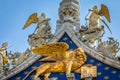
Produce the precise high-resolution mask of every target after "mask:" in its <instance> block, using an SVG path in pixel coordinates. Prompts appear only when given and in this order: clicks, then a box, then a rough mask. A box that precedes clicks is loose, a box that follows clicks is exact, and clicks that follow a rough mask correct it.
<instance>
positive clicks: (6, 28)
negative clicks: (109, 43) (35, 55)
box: [0, 0, 120, 52]
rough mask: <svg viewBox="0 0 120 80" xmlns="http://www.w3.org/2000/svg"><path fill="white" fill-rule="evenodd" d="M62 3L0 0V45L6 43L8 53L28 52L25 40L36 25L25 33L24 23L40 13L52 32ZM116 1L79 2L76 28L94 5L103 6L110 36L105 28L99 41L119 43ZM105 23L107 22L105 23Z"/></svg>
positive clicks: (39, 0)
mask: <svg viewBox="0 0 120 80" xmlns="http://www.w3.org/2000/svg"><path fill="white" fill-rule="evenodd" d="M61 1H62V0H0V45H1V44H2V43H3V42H8V44H9V46H8V49H7V50H8V51H12V52H24V51H25V50H26V49H27V48H29V45H28V42H27V39H28V35H29V34H31V33H33V31H34V29H35V28H36V24H32V25H31V26H29V27H28V28H27V29H25V30H22V27H23V26H24V24H25V22H26V20H27V19H28V17H29V16H30V15H31V14H33V13H35V12H36V13H38V15H39V16H40V15H41V13H42V12H44V13H45V14H46V16H47V17H48V18H51V21H50V25H51V28H52V32H53V33H54V32H55V29H56V20H58V19H59V16H58V8H59V3H60V2H61ZM119 3H120V0H114V1H113V0H80V24H81V25H85V23H86V21H85V16H86V15H87V13H88V9H91V8H92V7H93V6H94V5H97V6H99V8H100V5H101V4H105V5H106V6H107V7H108V8H109V12H110V17H111V23H107V24H108V25H109V26H110V29H111V31H112V34H111V33H110V32H109V31H108V29H107V28H105V31H106V32H105V35H104V37H103V41H106V40H107V39H108V37H114V38H115V39H117V40H118V42H120V32H119V30H120V27H119V23H120V15H119V14H120V8H119V7H120V5H119ZM105 21H106V22H107V20H106V19H105Z"/></svg>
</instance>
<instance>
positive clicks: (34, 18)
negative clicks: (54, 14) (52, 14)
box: [22, 13, 50, 29]
mask: <svg viewBox="0 0 120 80" xmlns="http://www.w3.org/2000/svg"><path fill="white" fill-rule="evenodd" d="M48 20H50V19H49V18H46V15H45V14H44V13H42V14H41V16H40V17H39V18H38V17H37V13H33V14H32V15H30V17H29V18H28V20H27V21H26V23H25V25H24V27H23V28H22V29H26V28H27V27H28V26H30V25H31V24H32V23H40V24H41V23H42V22H44V21H48Z"/></svg>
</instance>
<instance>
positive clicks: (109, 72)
mask: <svg viewBox="0 0 120 80" xmlns="http://www.w3.org/2000/svg"><path fill="white" fill-rule="evenodd" d="M59 42H66V43H67V44H68V45H69V49H76V48H77V46H76V45H75V43H74V42H73V41H72V40H71V39H70V37H69V36H68V35H67V34H66V33H65V34H64V35H63V37H62V38H61V39H60V40H59ZM86 64H92V65H94V66H97V73H98V76H97V78H95V79H94V80H120V70H119V69H116V68H113V67H111V66H108V65H106V64H104V63H102V62H100V61H98V60H96V59H94V58H92V57H91V56H89V55H87V62H86ZM39 65H40V63H39V62H38V61H37V62H35V63H34V64H32V65H31V66H30V67H28V68H27V69H25V70H24V71H22V72H20V73H19V74H16V75H15V76H13V77H11V78H10V79H9V80H17V79H18V80H22V79H23V78H24V77H25V75H26V74H27V73H28V72H30V71H31V70H32V68H33V67H36V66H39ZM34 75H35V72H34V73H32V74H31V75H30V76H29V77H28V78H27V80H33V76H34ZM50 77H51V78H52V77H57V78H58V80H67V79H66V75H65V73H52V74H51V75H50ZM75 78H76V80H80V75H79V74H77V73H75ZM41 80H43V77H41Z"/></svg>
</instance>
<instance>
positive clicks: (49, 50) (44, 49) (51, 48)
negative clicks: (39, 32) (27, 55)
mask: <svg viewBox="0 0 120 80" xmlns="http://www.w3.org/2000/svg"><path fill="white" fill-rule="evenodd" d="M68 47H69V46H68V45H67V44H66V43H64V42H55V43H51V44H47V45H43V46H39V47H37V48H35V49H32V50H31V51H32V52H34V53H36V54H39V55H42V56H48V57H50V58H52V59H53V58H54V60H63V59H65V58H66V53H65V52H66V50H67V49H68Z"/></svg>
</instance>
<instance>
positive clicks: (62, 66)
mask: <svg viewBox="0 0 120 80" xmlns="http://www.w3.org/2000/svg"><path fill="white" fill-rule="evenodd" d="M68 48H69V46H68V44H66V43H64V42H54V43H51V44H47V45H43V46H39V47H37V48H34V49H32V50H31V51H32V52H34V53H36V54H38V55H42V56H47V57H45V58H42V59H40V61H42V62H45V63H43V64H42V65H40V66H39V67H37V68H35V69H34V70H36V75H35V76H34V78H38V77H39V76H44V79H45V80H49V78H48V77H49V76H50V74H51V73H66V74H67V75H69V74H70V73H71V72H76V73H80V69H81V66H82V65H83V64H84V63H85V62H86V60H87V58H86V55H85V53H84V51H83V50H82V49H81V48H77V49H75V50H68ZM67 50H68V51H67ZM50 61H51V62H50ZM34 70H33V71H34ZM30 73H32V72H30ZM29 75H30V74H28V75H27V76H26V77H25V78H24V80H25V79H27V77H28V76H29Z"/></svg>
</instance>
